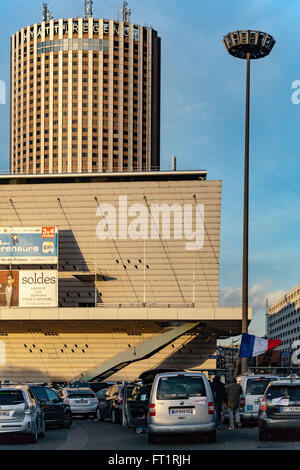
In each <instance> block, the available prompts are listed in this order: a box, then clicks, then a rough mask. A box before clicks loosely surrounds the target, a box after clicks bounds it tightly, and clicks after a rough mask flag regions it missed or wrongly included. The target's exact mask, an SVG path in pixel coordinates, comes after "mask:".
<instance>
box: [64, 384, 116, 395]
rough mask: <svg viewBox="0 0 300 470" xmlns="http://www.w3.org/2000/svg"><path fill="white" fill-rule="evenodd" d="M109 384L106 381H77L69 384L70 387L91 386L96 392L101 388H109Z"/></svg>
mask: <svg viewBox="0 0 300 470" xmlns="http://www.w3.org/2000/svg"><path fill="white" fill-rule="evenodd" d="M108 387H109V384H107V383H106V382H80V381H76V382H73V383H71V384H69V385H68V388H90V389H91V390H93V392H94V393H97V392H99V390H103V389H104V388H108Z"/></svg>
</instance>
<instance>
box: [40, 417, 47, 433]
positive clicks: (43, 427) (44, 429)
mask: <svg viewBox="0 0 300 470" xmlns="http://www.w3.org/2000/svg"><path fill="white" fill-rule="evenodd" d="M45 436H46V425H45V421H44V420H43V426H42V430H41V432H40V433H39V437H45Z"/></svg>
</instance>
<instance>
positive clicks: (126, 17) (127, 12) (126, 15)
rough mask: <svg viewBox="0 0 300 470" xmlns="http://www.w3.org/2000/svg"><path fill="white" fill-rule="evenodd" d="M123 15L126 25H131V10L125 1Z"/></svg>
mask: <svg viewBox="0 0 300 470" xmlns="http://www.w3.org/2000/svg"><path fill="white" fill-rule="evenodd" d="M122 13H123V21H124V23H130V15H131V8H128V2H125V1H123V8H122Z"/></svg>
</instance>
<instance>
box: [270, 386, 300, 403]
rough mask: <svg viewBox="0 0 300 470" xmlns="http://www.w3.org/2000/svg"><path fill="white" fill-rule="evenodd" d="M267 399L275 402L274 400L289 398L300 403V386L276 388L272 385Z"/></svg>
mask: <svg viewBox="0 0 300 470" xmlns="http://www.w3.org/2000/svg"><path fill="white" fill-rule="evenodd" d="M266 397H267V399H269V400H273V399H274V398H283V399H285V398H288V399H289V400H291V401H300V386H299V385H294V386H283V385H281V386H280V387H276V386H274V385H272V386H271V387H270V388H269V389H268V391H267V394H266Z"/></svg>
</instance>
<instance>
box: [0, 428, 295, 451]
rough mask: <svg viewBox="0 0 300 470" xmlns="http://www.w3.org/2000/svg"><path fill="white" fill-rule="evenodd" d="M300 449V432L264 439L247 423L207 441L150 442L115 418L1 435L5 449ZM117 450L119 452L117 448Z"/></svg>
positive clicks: (183, 438)
mask: <svg viewBox="0 0 300 470" xmlns="http://www.w3.org/2000/svg"><path fill="white" fill-rule="evenodd" d="M259 449H262V450H267V449H270V450H275V449H276V450H300V434H297V435H296V434H295V433H293V432H291V433H289V434H285V435H283V434H279V435H274V436H272V440H271V441H267V442H260V441H258V437H257V429H256V428H255V427H254V426H252V427H244V428H241V429H236V430H235V431H229V430H228V426H226V425H222V427H221V430H220V431H218V433H217V442H216V443H206V442H205V439H203V442H202V441H201V442H199V441H196V440H195V439H192V437H191V436H190V435H188V436H172V437H171V438H168V439H166V440H164V441H163V442H161V443H159V444H148V441H147V434H146V433H143V434H136V432H135V431H134V430H132V429H126V428H123V427H122V426H121V425H120V424H112V423H111V422H95V421H93V420H81V419H77V420H74V422H73V425H72V427H71V428H70V429H66V430H65V429H49V430H47V433H46V436H45V437H44V438H42V439H39V440H38V442H37V443H36V444H27V443H26V441H25V440H24V439H23V438H21V436H20V437H18V438H17V439H16V440H15V439H12V438H10V437H5V438H3V436H1V437H0V451H1V450H31V451H32V450H98V451H101V450H102V451H113V452H109V454H110V453H111V455H112V456H115V455H116V453H117V452H118V451H120V452H121V451H128V450H136V451H144V450H147V451H151V452H154V453H157V451H158V450H159V451H163V452H165V453H166V452H167V451H168V450H170V451H173V452H174V451H176V452H178V453H180V452H181V453H182V452H183V451H186V450H190V451H199V450H259ZM114 451H115V452H114Z"/></svg>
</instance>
